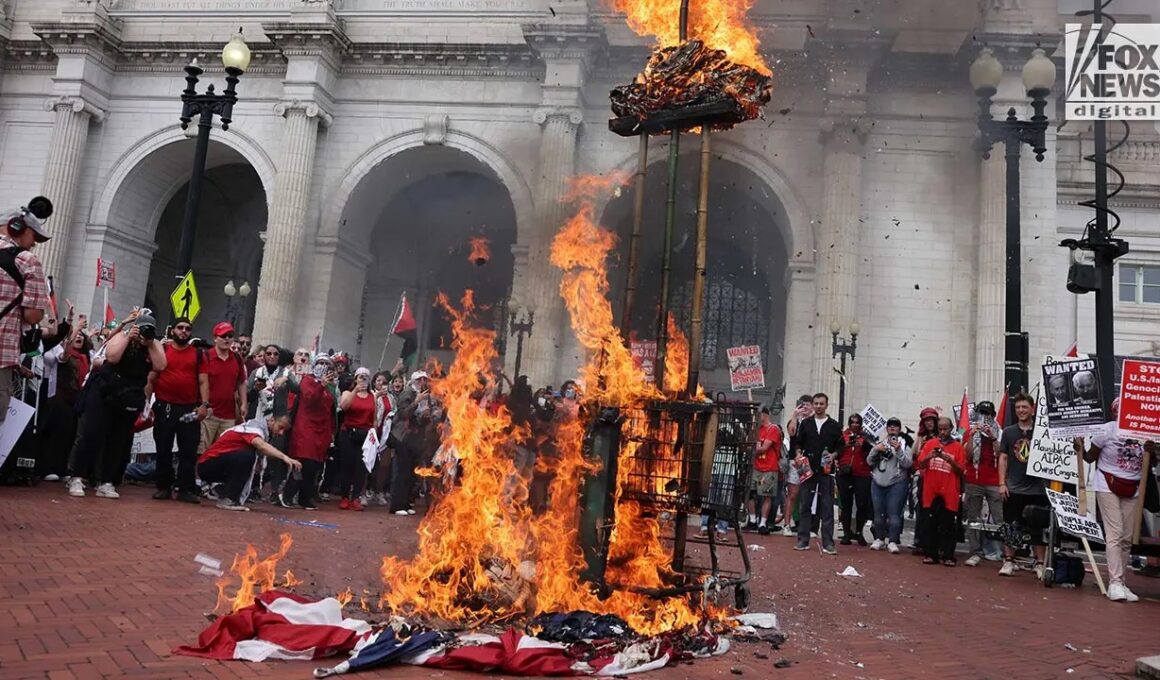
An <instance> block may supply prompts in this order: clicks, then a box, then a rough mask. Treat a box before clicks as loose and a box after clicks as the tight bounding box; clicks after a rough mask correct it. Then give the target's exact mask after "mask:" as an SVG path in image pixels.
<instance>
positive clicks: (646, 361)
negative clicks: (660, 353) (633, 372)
mask: <svg viewBox="0 0 1160 680" xmlns="http://www.w3.org/2000/svg"><path fill="white" fill-rule="evenodd" d="M629 352H631V353H632V360H633V361H635V362H636V365H637V367H638V368H640V370H641V371H642V372H643V373H644V377H645V380H646V381H647V382H650V383H652V382H656V379H657V341H656V340H633V341H632V342H631V343H630V344H629Z"/></svg>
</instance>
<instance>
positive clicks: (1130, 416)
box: [1116, 359, 1160, 440]
mask: <svg viewBox="0 0 1160 680" xmlns="http://www.w3.org/2000/svg"><path fill="white" fill-rule="evenodd" d="M1116 425H1117V427H1118V428H1119V430H1120V434H1121V435H1122V436H1125V437H1131V438H1133V439H1153V440H1160V362H1152V361H1135V360H1133V359H1125V360H1124V375H1123V379H1122V381H1121V383H1120V415H1119V419H1118V420H1117V422H1116Z"/></svg>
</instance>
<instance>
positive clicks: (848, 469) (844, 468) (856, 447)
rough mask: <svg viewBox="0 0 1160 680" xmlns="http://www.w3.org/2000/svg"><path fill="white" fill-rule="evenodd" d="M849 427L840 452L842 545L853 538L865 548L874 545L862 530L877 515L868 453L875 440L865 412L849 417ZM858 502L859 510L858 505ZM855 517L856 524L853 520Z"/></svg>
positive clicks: (843, 435)
mask: <svg viewBox="0 0 1160 680" xmlns="http://www.w3.org/2000/svg"><path fill="white" fill-rule="evenodd" d="M846 425H847V428H846V431H845V432H843V433H842V451H841V453H839V454H838V502H839V504H840V505H841V511H840V514H839V515H838V518H839V520H840V521H841V523H842V541H841V543H842V545H850V542H851V539H853V540H856V541H858V545H860V546H862V547H863V548H865V547H866V546H867V545H870V544H869V543H867V542H866V537H865V536H863V535H862V530H863V529H865V528H866V523H867V522H869V521H870V519H871V518H872V517H874V512H873V510H872V509H871V507H870V482H871V479H870V464H869V463H867V462H866V456H867V455H868V454H869V453H870V449H871V448H872V447H873V446H874V443H873V442H872V441H871V440H870V438H869V437H867V436H866V433H865V432H863V431H862V416H861V414H858V413H855V414H853V415H851V416H850V417H849V418H847V419H846ZM855 505H857V506H858V511H857V513H855V512H854V506H855ZM851 517H853V518H854V521H855V522H856V524H850V519H851Z"/></svg>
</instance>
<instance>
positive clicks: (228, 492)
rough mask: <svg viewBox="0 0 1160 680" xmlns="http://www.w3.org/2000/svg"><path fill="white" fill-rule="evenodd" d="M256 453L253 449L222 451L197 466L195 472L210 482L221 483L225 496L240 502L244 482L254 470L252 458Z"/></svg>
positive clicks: (244, 485) (244, 486)
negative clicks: (220, 453)
mask: <svg viewBox="0 0 1160 680" xmlns="http://www.w3.org/2000/svg"><path fill="white" fill-rule="evenodd" d="M256 457H257V454H256V453H254V450H253V449H245V450H243V451H233V452H231V453H223V454H222V455H220V456H217V457H216V458H210V459H209V460H207V461H205V462H204V463H200V464H199V465H198V466H197V474H198V476H199V477H201V478H202V479H203V480H204V481H207V482H210V483H212V484H221V485H223V487H224V489H225V497H226V498H228V499H230V500H231V501H233V502H235V503H241V502H242V491H243V490H245V488H246V482H248V481H249V480H250V475H251V474H252V473H253V471H254V459H255V458H256Z"/></svg>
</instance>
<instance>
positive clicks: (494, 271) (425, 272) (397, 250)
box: [326, 146, 517, 368]
mask: <svg viewBox="0 0 1160 680" xmlns="http://www.w3.org/2000/svg"><path fill="white" fill-rule="evenodd" d="M516 238H517V228H516V214H515V208H514V207H513V203H512V199H511V196H510V194H509V193H508V190H507V189H506V188H505V186H504V184H503V183H502V182H501V181H500V179H499V178H498V177H497V175H496V173H495V172H494V171H493V170H492V169H491V168H490V167H489V166H487V165H486V164H484V163H483V162H482V161H480V160H478V159H477V158H476V157H474V156H472V155H471V154H468V153H466V152H464V151H460V150H457V149H453V148H449V147H444V146H423V147H415V148H411V149H407V150H404V151H402V152H399V153H397V154H395V155H393V156H391V157H390V158H388V159H386V160H384V161H383V162H381V163H379V164H378V165H377V166H375V167H374V168H373V169H371V170H370V171H369V172H368V173H367V174H366V176H365V177H364V178H363V179H362V181H361V182H360V183H359V185H358V187H357V188H356V189H355V190H354V192H353V193H352V194H351V199H350V201H349V202H348V204H347V207H346V209H345V210H344V211H343V215H342V227H341V230H340V236H339V240H340V241H342V242H343V245H341V246H340V247H338V248H336V251H340V252H341V251H350V250H352V249H353V250H354V251H355V252H357V253H361V254H363V255H364V257H365V258H366V261H365V262H364V264H363V266H364V268H365V277H364V279H363V281H362V283H361V284H360V285H359V286H357V287H356V288H355V289H354V291H355V292H356V294H357V295H358V296H359V297H360V299H361V305H359V307H361V313H360V314H359V318H358V332H357V334H356V335H357V338H358V339H357V340H356V345H357V347H344V348H345V349H350V350H352V351H354V352H355V353H356V354H359V355H360V356H361V360H362V362H363V363H364V364H366V365H368V366H372V367H374V366H377V365H378V363H379V360H380V357H382V356H383V354H382V352H383V347H384V343H385V342H386V341H387V340H388V335H389V334H390V325H391V321H392V319H393V317H394V315H395V313H396V312H397V309H398V305H399V300H400V297H401V295H402V294H403V293H404V292H405V293H406V294H407V298H408V300H409V301H410V304H411V306H412V309H413V311H414V314H415V317H416V322H417V324H418V326H419V350H420V360H423V359H424V358H426V357H436V358H439V359H440V360H442V361H446V360H448V359H450V357H451V352H450V345H451V329H450V326H449V324H448V322H447V320H446V318H445V317H444V315H443V314H442V313H441V312H440V311H439V310H437V309H435V308H434V303H435V300H436V298H437V296H438V294H439V293H444V294H446V295H447V296H448V297H449V298H450V299H452V300H453V301H455V302H456V303H458V300H459V298H460V297H462V295H463V292H464V291H465V290H467V289H470V290H472V291H474V297H475V302H476V305H477V307H478V309H479V311H478V313H477V318H478V320H479V322H480V323H483V324H486V325H489V326H492V327H494V328H495V329H496V330H497V331H498V332H499V343H500V347H499V349H500V351H501V353H502V351H503V331H504V328H505V327H506V326H505V324H504V319H505V318H506V310H507V301H508V299H509V298H510V295H511V284H512V272H513V265H514V261H513V256H512V246H513V245H515V243H516ZM473 239H476V240H478V241H479V242H480V243H485V244H486V249H487V251H488V253H489V254H488V256H487V257H486V259H485V261H481V260H479V259H476V260H472V259H471V258H470V257H469V256H470V254H471V251H472V240H473ZM347 259H348V260H351V259H352V258H349V257H348V258H347ZM348 264H354V265H356V266H357V261H355V262H348ZM352 282H353V281H352ZM332 295H333V293H332ZM333 307H334V306H333V305H329V306H328V309H327V316H326V318H327V323H326V328H327V331H326V339H327V341H328V342H331V341H337V342H340V341H341V340H342V337H343V336H342V335H341V330H340V331H339V333H337V334H334V333H332V332H331V330H330V329H331V328H338V329H341V328H342V327H343V325H344V323H343V320H344V319H348V318H349V309H348V310H343V309H335V308H333ZM346 323H349V321H346ZM400 348H401V341H398V340H396V341H395V344H394V345H392V348H391V352H390V354H388V355H387V356H386V358H385V359H384V363H385V368H389V367H390V366H392V365H394V361H395V359H396V358H397V357H398V353H399V349H400ZM336 349H338V348H337V347H336Z"/></svg>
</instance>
